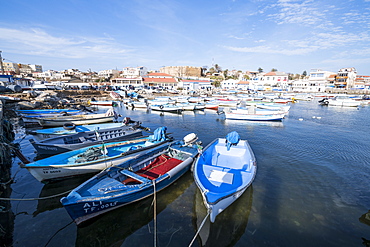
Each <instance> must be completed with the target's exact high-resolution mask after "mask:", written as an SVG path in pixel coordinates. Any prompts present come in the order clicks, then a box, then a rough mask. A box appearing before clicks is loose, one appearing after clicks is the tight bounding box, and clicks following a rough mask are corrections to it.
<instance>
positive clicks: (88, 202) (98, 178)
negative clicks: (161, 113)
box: [61, 133, 198, 224]
mask: <svg viewBox="0 0 370 247" xmlns="http://www.w3.org/2000/svg"><path fill="white" fill-rule="evenodd" d="M196 139H197V137H196V135H195V134H194V133H191V134H189V135H187V136H185V138H184V141H174V142H170V143H167V144H164V145H161V146H159V147H156V148H153V149H150V151H148V152H146V153H145V154H143V155H140V156H139V157H136V158H135V159H130V160H128V161H125V162H123V163H121V164H119V165H116V166H112V167H110V168H108V169H106V170H104V171H102V172H101V173H99V174H97V175H95V176H94V177H92V178H91V179H89V180H87V181H86V182H85V183H83V184H81V185H80V186H78V187H77V188H75V189H74V190H72V191H71V192H70V193H69V194H68V196H66V197H63V198H62V199H61V203H62V204H63V206H64V208H65V209H66V210H67V212H68V214H69V215H70V216H71V218H72V219H73V220H74V221H75V222H76V223H77V224H79V223H81V222H83V221H86V220H88V219H91V218H93V217H96V216H98V215H100V214H103V213H105V212H108V211H111V210H114V209H116V208H118V207H121V206H124V205H127V204H130V203H133V202H135V201H139V200H141V199H144V198H146V197H149V196H151V195H153V194H154V193H157V192H158V191H161V190H163V189H165V188H166V187H168V186H169V185H171V184H172V183H173V182H175V181H176V180H177V179H178V178H180V177H181V176H182V175H183V174H185V172H187V171H188V170H189V168H190V166H191V164H192V163H193V161H194V159H195V157H196V156H197V155H198V145H197V144H195V143H194V142H195V141H196Z"/></svg>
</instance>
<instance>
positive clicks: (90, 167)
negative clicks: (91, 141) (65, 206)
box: [22, 127, 172, 182]
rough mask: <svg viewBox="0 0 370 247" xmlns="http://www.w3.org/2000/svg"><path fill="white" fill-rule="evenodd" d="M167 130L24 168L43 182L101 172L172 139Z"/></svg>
mask: <svg viewBox="0 0 370 247" xmlns="http://www.w3.org/2000/svg"><path fill="white" fill-rule="evenodd" d="M166 130H167V128H166V127H159V128H157V129H156V130H155V131H154V133H153V135H151V136H146V137H140V138H136V139H132V140H129V141H121V142H109V143H104V144H98V145H94V146H89V147H85V148H80V149H75V150H73V151H69V152H65V153H61V154H57V155H54V156H51V157H48V158H44V159H41V160H37V161H35V162H32V163H28V164H24V165H22V168H26V169H27V170H28V171H29V172H30V173H31V174H32V176H34V177H35V178H36V179H37V180H39V181H40V182H44V181H48V180H57V179H62V178H67V177H71V176H77V175H82V174H89V173H98V172H100V171H102V170H104V169H106V168H107V167H110V166H115V165H118V164H120V163H122V162H124V161H125V160H128V159H132V158H136V155H137V154H140V153H142V152H144V151H147V150H148V149H151V148H154V147H156V146H159V145H162V144H165V143H166V142H169V141H171V140H172V138H171V137H168V136H167V134H166Z"/></svg>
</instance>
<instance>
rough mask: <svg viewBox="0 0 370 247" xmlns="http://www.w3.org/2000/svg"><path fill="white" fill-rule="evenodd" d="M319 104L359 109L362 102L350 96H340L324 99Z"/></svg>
mask: <svg viewBox="0 0 370 247" xmlns="http://www.w3.org/2000/svg"><path fill="white" fill-rule="evenodd" d="M319 104H320V105H327V106H342V107H359V106H361V104H362V102H361V101H359V100H356V99H354V98H351V97H349V96H348V95H338V96H335V97H333V98H324V99H322V100H319Z"/></svg>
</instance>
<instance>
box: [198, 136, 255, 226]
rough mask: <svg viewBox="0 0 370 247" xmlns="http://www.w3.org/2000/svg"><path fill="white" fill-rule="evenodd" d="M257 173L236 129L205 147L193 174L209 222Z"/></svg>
mask: <svg viewBox="0 0 370 247" xmlns="http://www.w3.org/2000/svg"><path fill="white" fill-rule="evenodd" d="M256 172H257V165H256V159H255V157H254V154H253V151H252V149H251V147H250V145H249V143H248V141H246V140H240V136H239V134H238V133H237V132H235V131H233V132H231V133H229V134H228V135H227V136H226V138H217V139H215V140H214V141H212V142H211V143H210V144H209V145H207V146H206V147H205V148H204V150H203V152H202V153H201V154H200V155H199V156H198V158H197V160H196V161H195V162H194V168H193V174H194V180H195V183H196V185H197V186H198V188H199V190H200V192H201V194H202V196H203V201H204V204H205V206H206V208H207V209H208V212H209V214H210V221H211V222H212V223H213V222H214V221H215V219H216V216H217V215H218V214H220V213H221V212H222V211H224V210H225V209H226V208H227V207H228V206H229V205H231V204H232V203H233V202H234V201H235V200H236V199H237V198H239V197H240V196H241V195H242V194H243V193H244V191H245V190H246V189H247V188H248V187H249V186H250V185H251V184H252V182H253V180H254V178H255V176H256Z"/></svg>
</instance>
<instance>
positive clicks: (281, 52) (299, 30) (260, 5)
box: [0, 0, 370, 75]
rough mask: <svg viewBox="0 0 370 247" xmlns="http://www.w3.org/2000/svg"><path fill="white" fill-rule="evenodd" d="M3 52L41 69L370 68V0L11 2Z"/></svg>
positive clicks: (5, 12) (364, 71)
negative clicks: (41, 67)
mask: <svg viewBox="0 0 370 247" xmlns="http://www.w3.org/2000/svg"><path fill="white" fill-rule="evenodd" d="M0 50H1V51H2V57H3V58H4V59H5V61H6V62H17V63H24V64H40V65H42V66H43V69H44V70H48V69H54V70H64V69H70V68H74V69H79V70H81V71H87V70H89V69H91V70H93V71H99V70H105V69H116V68H117V69H119V70H121V69H122V68H124V67H136V66H145V67H147V68H148V69H150V70H155V69H159V68H160V67H162V66H183V65H189V66H208V67H212V65H213V64H218V65H219V66H221V68H222V69H229V70H232V69H237V70H242V71H246V70H250V71H256V70H257V69H258V68H259V67H261V68H262V69H263V70H264V71H265V72H268V71H271V69H273V68H274V69H277V70H278V71H281V72H287V73H299V74H301V73H302V72H303V71H307V72H309V71H310V70H311V69H322V70H328V71H332V72H337V71H338V70H339V69H341V68H345V67H355V68H356V69H357V72H358V74H360V75H370V0H347V1H338V0H323V1H311V0H307V1H295V0H274V1H272V0H271V1H270V0H267V1H264V0H252V1H241V0H208V1H203V0H196V1H195V0H161V1H158V0H126V1H125V0H105V1H101V0H99V1H98V0H89V1H80V0H63V1H55V0H48V1H45V0H32V1H26V0H11V1H5V0H4V1H2V2H1V9H0Z"/></svg>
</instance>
